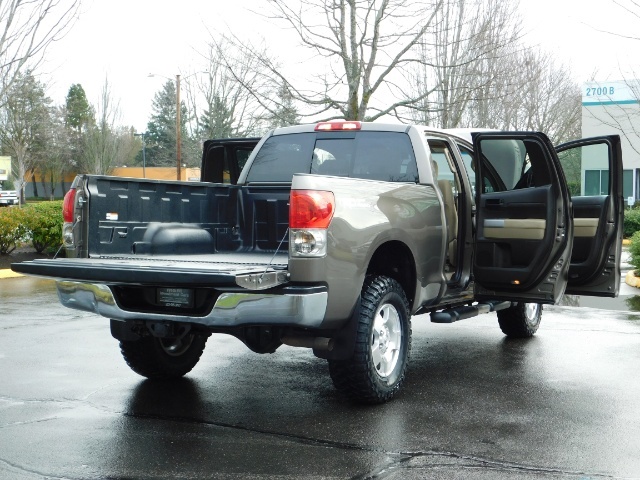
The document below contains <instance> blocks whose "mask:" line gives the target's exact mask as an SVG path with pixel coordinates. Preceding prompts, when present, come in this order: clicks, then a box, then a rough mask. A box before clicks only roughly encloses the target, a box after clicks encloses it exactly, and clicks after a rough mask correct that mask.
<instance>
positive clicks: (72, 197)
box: [62, 188, 76, 248]
mask: <svg viewBox="0 0 640 480" xmlns="http://www.w3.org/2000/svg"><path fill="white" fill-rule="evenodd" d="M75 204H76V189H75V188H71V189H69V191H68V192H67V193H66V195H65V196H64V202H63V203H62V218H63V220H64V225H63V226H62V241H63V243H64V246H65V247H66V248H73V247H75V244H74V239H73V214H74V207H75Z"/></svg>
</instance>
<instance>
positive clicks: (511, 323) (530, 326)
mask: <svg viewBox="0 0 640 480" xmlns="http://www.w3.org/2000/svg"><path fill="white" fill-rule="evenodd" d="M497 313H498V323H499V324H500V330H502V333H504V334H505V335H506V336H507V337H509V338H529V337H533V335H534V334H535V333H536V331H537V330H538V327H539V326H540V320H542V305H540V304H539V303H517V304H516V305H514V306H512V307H509V308H507V309H505V310H499V311H498V312H497Z"/></svg>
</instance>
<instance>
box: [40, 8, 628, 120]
mask: <svg viewBox="0 0 640 480" xmlns="http://www.w3.org/2000/svg"><path fill="white" fill-rule="evenodd" d="M520 3H521V7H522V9H521V10H522V12H523V16H524V21H525V28H526V31H527V32H528V41H529V43H531V44H539V45H540V46H541V47H543V48H545V49H547V50H549V51H551V52H552V53H553V54H554V55H555V56H557V58H558V59H559V60H561V61H564V62H567V63H569V64H570V65H571V67H572V70H573V72H574V77H575V78H576V80H577V81H578V82H584V81H587V80H588V79H589V78H590V76H591V74H592V73H593V72H597V78H598V79H601V80H614V79H618V78H620V77H621V75H622V74H621V73H620V68H623V69H624V70H625V73H624V74H625V75H627V76H628V75H629V71H632V70H633V69H636V68H637V67H638V65H639V64H640V54H637V53H636V52H637V51H640V48H638V47H640V41H630V40H622V39H620V38H618V37H616V36H613V35H611V34H609V33H604V32H616V33H620V34H630V35H633V34H634V30H635V31H637V32H640V19H638V18H635V19H634V18H633V17H631V16H630V15H629V14H624V12H623V11H622V10H621V9H620V7H617V6H615V5H614V4H613V1H612V0H601V1H600V2H585V1H579V0H520ZM265 6H266V1H265V0H231V1H224V2H223V1H220V0H217V1H212V0H180V1H179V2H178V1H168V0H83V8H82V10H83V13H82V14H81V16H80V18H79V20H78V21H77V22H76V24H75V25H74V27H73V29H72V30H71V32H70V33H69V34H68V35H67V36H66V37H65V38H64V39H62V40H61V41H59V42H58V43H56V44H55V45H53V46H52V47H51V49H50V51H49V55H48V62H47V64H46V65H45V68H44V70H46V71H47V78H48V81H49V83H50V85H51V88H50V91H49V94H50V96H51V97H52V98H53V100H54V102H55V103H56V104H61V103H63V102H64V99H65V96H66V94H67V91H68V89H69V87H70V86H71V85H72V84H73V83H80V84H82V86H83V87H84V89H85V91H86V93H87V97H88V98H89V101H90V102H92V103H97V102H98V98H99V96H100V91H101V88H102V85H103V84H104V80H105V78H106V77H108V79H109V83H110V84H111V87H112V92H113V95H114V97H115V98H116V99H117V100H119V102H120V109H121V114H122V117H121V120H120V123H122V124H124V125H133V126H134V127H135V128H136V129H137V130H138V131H144V130H145V129H146V124H147V121H148V119H149V115H150V111H151V100H152V98H153V95H154V93H155V92H156V91H158V90H159V89H160V88H161V86H162V84H163V83H164V81H165V79H164V78H162V77H161V76H165V77H171V78H175V75H176V74H178V73H181V74H185V73H188V72H193V71H196V70H197V68H198V60H197V59H198V51H202V50H204V48H205V47H206V43H207V39H208V38H210V35H211V33H210V32H215V31H218V32H223V31H226V30H227V29H229V30H231V31H233V32H237V33H238V34H240V36H245V35H246V36H249V35H251V34H255V35H254V36H256V35H257V36H258V37H265V38H268V39H269V42H270V45H273V51H274V53H275V54H276V55H278V56H280V57H283V56H286V55H287V49H288V48H290V46H291V42H289V43H286V42H284V41H283V40H282V39H283V37H285V36H286V35H284V34H283V33H282V32H281V31H280V30H279V27H278V26H277V25H276V24H273V23H271V22H269V21H266V20H264V19H261V18H260V17H259V16H258V15H255V14H253V13H251V11H250V10H254V11H255V10H260V8H264V7H265ZM634 20H635V24H634ZM636 36H640V33H638V34H637V35H636ZM638 71H640V69H638ZM149 73H155V74H156V75H158V76H156V77H154V78H149V77H148V74H149Z"/></svg>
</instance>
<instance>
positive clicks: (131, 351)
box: [120, 333, 207, 379]
mask: <svg viewBox="0 0 640 480" xmlns="http://www.w3.org/2000/svg"><path fill="white" fill-rule="evenodd" d="M206 343H207V337H206V336H204V335H196V334H193V333H189V334H187V335H186V336H185V337H183V338H182V339H181V340H176V339H170V338H156V337H152V336H147V337H142V338H140V340H136V341H134V342H125V341H121V342H120V351H121V352H122V356H123V357H124V360H125V361H126V362H127V365H129V367H130V368H131V370H133V371H134V372H136V373H137V374H139V375H142V376H143V377H147V378H150V379H171V378H180V377H182V376H184V375H186V374H187V373H189V372H190V371H191V369H192V368H193V367H195V366H196V364H197V363H198V361H199V360H200V356H201V355H202V352H203V351H204V347H205V345H206Z"/></svg>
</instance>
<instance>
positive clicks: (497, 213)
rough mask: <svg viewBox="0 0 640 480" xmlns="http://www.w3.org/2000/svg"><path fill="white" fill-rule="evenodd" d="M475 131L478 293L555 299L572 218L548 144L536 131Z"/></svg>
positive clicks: (562, 180) (528, 299)
mask: <svg viewBox="0 0 640 480" xmlns="http://www.w3.org/2000/svg"><path fill="white" fill-rule="evenodd" d="M472 138H473V146H474V152H475V157H476V162H475V165H476V172H475V174H476V208H477V216H476V239H475V251H474V260H473V272H474V280H475V295H476V298H478V299H500V300H511V301H519V302H531V303H556V302H557V301H559V299H560V297H561V295H562V294H563V292H564V290H565V288H566V285H567V277H568V269H569V259H570V255H571V238H572V236H573V223H572V218H571V199H570V197H569V192H568V188H567V184H566V181H565V178H564V173H563V170H562V167H561V164H560V161H559V159H558V157H557V155H556V152H555V150H554V148H553V145H552V144H551V142H550V141H549V139H548V138H547V136H546V135H544V134H542V133H533V132H484V133H474V134H472Z"/></svg>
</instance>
